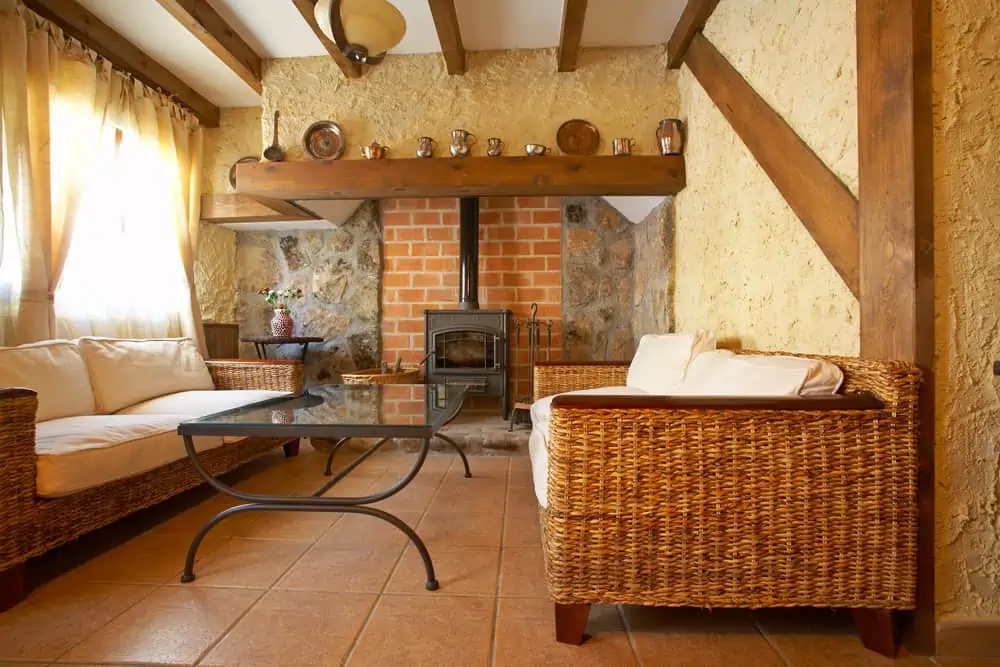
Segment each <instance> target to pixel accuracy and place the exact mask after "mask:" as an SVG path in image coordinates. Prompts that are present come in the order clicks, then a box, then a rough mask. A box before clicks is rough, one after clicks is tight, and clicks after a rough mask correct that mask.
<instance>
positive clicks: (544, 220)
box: [382, 197, 562, 406]
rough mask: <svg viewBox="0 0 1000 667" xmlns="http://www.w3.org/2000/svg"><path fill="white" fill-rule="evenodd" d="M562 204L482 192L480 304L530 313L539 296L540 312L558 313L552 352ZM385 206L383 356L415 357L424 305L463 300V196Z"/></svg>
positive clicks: (523, 377) (523, 353)
mask: <svg viewBox="0 0 1000 667" xmlns="http://www.w3.org/2000/svg"><path fill="white" fill-rule="evenodd" d="M561 204H562V202H561V199H560V198H558V197H517V198H514V197H509V198H499V199H497V198H484V199H482V200H480V208H479V305H480V307H481V308H508V309H510V310H511V311H512V312H513V317H514V318H517V319H527V318H528V317H529V315H530V306H531V304H532V303H537V304H538V317H539V319H548V320H552V321H553V327H552V347H553V353H552V354H553V358H559V357H560V356H561V354H560V353H556V352H555V350H561V349H562V306H561V304H562V258H561V241H560V239H561V228H562V210H561ZM382 211H383V213H382V223H383V229H384V248H383V256H384V258H385V268H384V273H383V287H382V350H383V353H382V358H383V359H384V360H386V361H390V362H392V361H394V360H395V359H396V358H397V357H402V359H403V361H404V362H414V363H415V362H418V361H420V360H421V359H422V358H423V354H424V352H423V349H424V310H428V309H431V310H433V309H439V308H455V307H456V304H457V303H458V200H457V199H395V200H385V201H383V203H382ZM511 334H512V335H513V330H512V332H511ZM526 338H527V336H526V333H525V332H524V330H523V328H522V333H521V345H520V347H519V348H518V349H516V350H514V352H515V354H514V356H515V359H516V362H517V364H518V378H519V380H518V385H519V386H517V387H515V388H514V389H515V392H514V393H515V394H516V395H517V396H520V395H522V394H525V393H526V392H527V388H528V387H527V383H528V375H527V374H528V364H527V359H528V351H527V342H526ZM546 343H547V337H546V336H545V335H544V329H543V337H542V344H543V346H544V345H545V344H546ZM512 345H513V341H512ZM542 356H543V358H544V352H543V355H542ZM513 377H514V370H513V369H511V378H512V379H513ZM494 404H495V403H494ZM474 405H477V406H482V402H477V403H475V404H474Z"/></svg>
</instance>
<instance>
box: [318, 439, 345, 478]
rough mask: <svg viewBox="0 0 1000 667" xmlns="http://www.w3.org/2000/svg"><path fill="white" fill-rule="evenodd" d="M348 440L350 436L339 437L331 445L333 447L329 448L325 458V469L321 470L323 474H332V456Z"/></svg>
mask: <svg viewBox="0 0 1000 667" xmlns="http://www.w3.org/2000/svg"><path fill="white" fill-rule="evenodd" d="M350 440H351V439H350V438H341V439H340V440H338V441H337V444H335V445H334V446H333V449H331V450H330V456H328V457H327V458H326V470H324V471H323V474H324V475H326V476H327V477H329V476H330V475H332V474H333V457H334V456H336V455H337V452H338V451H339V450H340V448H341V447H342V446H344V445H345V444H347V443H348V442H349V441H350Z"/></svg>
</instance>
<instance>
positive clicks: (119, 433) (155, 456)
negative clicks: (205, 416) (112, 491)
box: [35, 415, 222, 498]
mask: <svg viewBox="0 0 1000 667" xmlns="http://www.w3.org/2000/svg"><path fill="white" fill-rule="evenodd" d="M184 419H187V416H186V415H96V416H94V415H91V416H85V417H66V418H63V419H53V420H50V421H45V422H41V423H40V424H38V426H37V427H36V434H35V452H36V453H37V454H38V466H37V478H36V485H37V493H38V495H39V496H42V497H43V498H58V497H59V496H66V495H69V494H71V493H75V492H77V491H82V490H84V489H89V488H91V487H95V486H100V485H101V484H106V483H107V482H111V481H114V480H116V479H123V478H125V477H131V476H133V475H138V474H139V473H143V472H146V471H149V470H153V469H154V468H158V467H160V466H162V465H166V464H167V463H171V462H173V461H177V460H180V459H182V458H184V457H185V456H186V454H185V452H184V443H183V441H182V440H181V437H180V436H179V435H177V424H179V423H180V422H181V421H183V420H184ZM221 444H222V439H221V438H218V437H203V438H195V448H196V449H197V450H198V451H204V450H208V449H214V448H216V447H218V446H220V445H221Z"/></svg>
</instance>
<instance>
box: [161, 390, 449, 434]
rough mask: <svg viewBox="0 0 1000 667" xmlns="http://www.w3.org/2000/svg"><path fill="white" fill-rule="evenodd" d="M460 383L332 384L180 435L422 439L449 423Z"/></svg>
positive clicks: (209, 418)
mask: <svg viewBox="0 0 1000 667" xmlns="http://www.w3.org/2000/svg"><path fill="white" fill-rule="evenodd" d="M468 391H469V389H468V386H467V385H464V384H448V385H444V384H384V385H377V384H337V385H324V386H319V387H312V388H310V389H307V390H305V391H304V392H303V393H302V394H300V395H297V396H287V397H280V398H274V399H270V400H267V401H262V402H259V403H251V404H250V405H245V406H243V407H239V408H233V409H231V410H225V411H223V412H218V413H215V414H211V415H206V416H204V417H199V418H198V419H192V420H189V421H185V422H182V423H181V424H180V425H179V426H178V429H177V430H178V433H180V434H181V435H192V436H194V435H247V436H262V437H268V436H275V437H280V436H288V437H316V438H322V437H345V436H356V437H401V438H405V437H425V438H429V437H431V436H432V435H433V434H434V433H436V432H437V430H438V429H439V428H441V426H443V425H444V424H446V423H447V422H448V421H450V420H451V419H452V418H453V417H454V416H455V415H456V414H457V413H458V410H459V408H461V407H462V402H463V401H464V400H465V397H466V395H467V394H468Z"/></svg>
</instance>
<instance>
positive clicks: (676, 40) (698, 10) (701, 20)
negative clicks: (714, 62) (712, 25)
mask: <svg viewBox="0 0 1000 667" xmlns="http://www.w3.org/2000/svg"><path fill="white" fill-rule="evenodd" d="M718 4H719V0H688V3H687V5H685V6H684V11H683V12H682V13H681V18H680V20H679V21H677V25H676V26H674V32H673V34H672V35H670V39H669V40H668V41H667V67H668V68H670V69H678V68H679V67H680V66H681V64H682V63H683V62H684V54H686V53H687V50H688V47H689V46H690V45H691V40H692V39H694V36H695V35H697V34H699V33H701V31H702V30H704V29H705V24H706V23H708V19H709V17H710V16H711V15H712V12H714V11H715V8H716V6H717V5H718Z"/></svg>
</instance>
